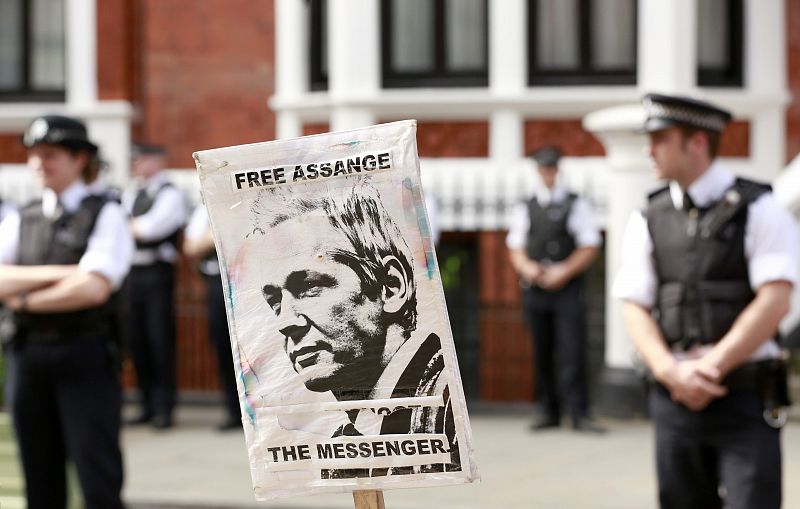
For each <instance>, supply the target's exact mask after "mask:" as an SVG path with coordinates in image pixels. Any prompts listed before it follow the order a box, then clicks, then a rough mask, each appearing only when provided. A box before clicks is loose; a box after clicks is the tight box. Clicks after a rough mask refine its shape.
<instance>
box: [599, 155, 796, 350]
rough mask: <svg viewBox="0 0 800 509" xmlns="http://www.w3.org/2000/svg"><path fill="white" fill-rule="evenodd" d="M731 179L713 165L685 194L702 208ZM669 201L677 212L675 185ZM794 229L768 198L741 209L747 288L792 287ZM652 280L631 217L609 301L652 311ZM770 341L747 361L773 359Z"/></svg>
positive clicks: (640, 232) (647, 251)
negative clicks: (782, 284) (785, 283)
mask: <svg viewBox="0 0 800 509" xmlns="http://www.w3.org/2000/svg"><path fill="white" fill-rule="evenodd" d="M735 180H736V177H735V176H734V175H733V174H732V173H731V172H729V171H727V170H725V169H724V168H722V167H721V166H720V165H719V164H718V163H716V162H715V163H713V164H712V165H711V167H710V168H709V169H708V170H707V171H706V172H705V173H704V174H703V175H701V176H700V178H698V179H697V180H696V181H695V182H694V183H692V185H691V186H689V189H688V193H689V196H690V197H691V198H692V201H693V202H694V203H695V205H697V206H698V207H706V206H708V205H710V204H711V203H713V202H716V201H718V200H720V199H722V197H723V195H724V194H725V191H727V190H728V189H729V188H730V187H731V186H732V185H733V183H734V182H735ZM670 195H671V197H672V202H673V205H674V206H675V208H676V209H680V208H682V207H683V192H682V191H681V188H680V186H678V184H677V183H675V182H671V183H670ZM799 239H800V236H799V234H798V227H797V224H796V223H795V221H794V219H793V218H792V216H791V215H790V214H789V212H788V211H786V210H785V209H784V208H782V207H781V206H780V205H779V204H778V202H777V201H776V200H775V198H774V197H773V195H772V193H765V194H762V195H761V196H760V197H759V198H758V199H757V200H756V201H755V202H753V203H751V204H750V205H749V207H748V209H747V223H746V225H745V238H744V248H745V256H746V258H747V267H748V271H749V277H750V286H751V287H752V288H754V289H758V288H759V287H760V286H761V285H763V284H765V283H769V282H771V281H788V282H790V283H792V284H795V283H796V282H797V278H798V274H797V268H798V242H800V240H799ZM657 291H658V276H657V275H656V269H655V264H654V261H653V241H652V239H651V238H650V231H649V230H648V228H647V220H646V219H645V217H644V215H643V213H642V212H641V211H638V212H634V213H633V214H632V215H631V217H630V219H629V220H628V224H627V226H626V227H625V233H624V234H623V238H622V265H621V267H620V269H619V272H618V273H617V274H616V277H615V279H614V284H613V287H612V295H613V296H614V297H615V298H617V299H622V300H626V301H630V302H633V303H636V304H639V305H640V306H642V307H644V308H647V309H650V308H652V307H653V306H654V305H655V302H656V293H657ZM778 353H779V352H778V346H777V344H776V343H775V342H774V341H768V342H766V343H764V344H763V345H761V347H759V349H758V350H756V352H755V353H754V354H753V356H752V357H751V359H752V360H756V359H762V358H769V357H775V356H777V355H778Z"/></svg>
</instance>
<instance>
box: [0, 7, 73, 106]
mask: <svg viewBox="0 0 800 509" xmlns="http://www.w3.org/2000/svg"><path fill="white" fill-rule="evenodd" d="M64 83H65V81H64V0H0V100H5V101H23V100H24V101H63V100H64Z"/></svg>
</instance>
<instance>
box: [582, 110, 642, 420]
mask: <svg viewBox="0 0 800 509" xmlns="http://www.w3.org/2000/svg"><path fill="white" fill-rule="evenodd" d="M644 118H645V115H644V111H643V109H642V107H641V106H639V105H629V106H616V107H613V108H607V109H604V110H600V111H596V112H593V113H590V114H589V115H587V116H585V117H584V119H583V126H584V128H585V129H586V130H588V131H590V132H591V133H593V134H594V135H595V136H597V137H598V138H599V139H600V141H601V142H602V143H603V147H604V148H605V151H606V160H607V164H608V182H607V188H608V212H607V214H608V215H607V223H606V246H605V249H606V281H607V284H606V351H605V363H606V369H605V372H604V374H603V382H602V383H603V391H602V393H601V397H600V401H599V405H600V406H601V407H603V408H604V410H605V411H606V412H607V413H611V414H615V413H616V414H620V415H626V414H631V413H636V412H637V411H640V410H642V409H641V408H639V407H640V405H641V404H642V402H641V401H637V399H639V398H640V396H641V395H640V394H639V393H640V387H641V383H640V381H639V380H638V379H637V376H636V373H635V372H634V369H633V366H634V359H635V353H634V348H633V343H632V342H631V340H630V338H629V337H628V334H627V332H626V331H625V324H624V323H623V319H622V303H621V302H620V301H618V300H616V299H614V298H613V297H612V296H611V287H612V283H613V281H614V277H615V275H616V274H617V272H618V271H619V267H620V265H621V263H622V235H623V232H624V230H625V225H626V224H627V222H628V219H629V218H630V216H631V214H632V213H633V212H634V211H635V210H637V209H642V208H643V207H644V205H645V202H646V197H647V194H648V192H649V191H651V190H653V189H654V188H655V187H656V186H657V183H656V181H655V178H654V176H653V173H652V172H651V171H650V164H649V161H648V157H647V154H646V147H647V138H646V136H645V135H644V134H641V133H638V132H637V130H638V129H639V128H640V127H641V126H642V124H643V123H644Z"/></svg>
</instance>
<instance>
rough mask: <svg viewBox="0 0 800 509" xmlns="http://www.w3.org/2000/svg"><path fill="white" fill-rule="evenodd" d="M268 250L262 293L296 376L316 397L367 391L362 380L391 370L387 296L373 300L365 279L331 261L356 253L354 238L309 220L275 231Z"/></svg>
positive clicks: (265, 250)
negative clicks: (336, 254) (340, 253)
mask: <svg viewBox="0 0 800 509" xmlns="http://www.w3.org/2000/svg"><path fill="white" fill-rule="evenodd" d="M263 245H264V247H263V260H265V263H268V264H269V268H268V269H267V270H265V271H264V272H265V273H266V274H267V276H266V277H265V279H264V280H263V281H261V283H263V284H262V286H261V291H262V294H263V296H264V298H265V299H266V302H267V304H268V305H269V306H270V308H271V309H272V313H274V317H275V320H273V321H271V322H270V323H271V328H274V334H275V335H276V336H280V337H281V338H282V339H283V341H284V349H285V351H286V354H287V355H288V357H289V360H290V362H291V364H292V367H293V368H294V370H295V371H296V372H297V374H298V375H299V376H300V377H301V379H302V380H303V382H304V383H305V385H306V387H307V388H308V389H310V390H312V391H317V392H324V391H328V390H336V389H340V390H342V389H344V390H347V389H363V388H364V387H359V382H360V381H362V380H370V379H373V378H375V377H374V375H373V374H372V373H373V372H375V371H376V370H380V369H382V367H383V366H385V361H384V360H383V359H382V357H383V356H384V349H385V348H384V347H385V344H386V326H385V325H383V324H382V315H383V311H384V310H383V301H382V299H381V298H380V296H372V297H371V298H370V297H369V296H367V295H366V294H365V293H364V291H363V288H362V282H361V280H360V279H359V277H358V275H357V274H356V273H355V272H354V271H353V270H352V269H351V268H350V267H348V266H347V265H344V264H343V263H340V262H338V261H336V260H334V258H333V256H332V252H333V251H334V250H337V249H340V250H346V249H349V248H350V244H349V240H348V239H347V237H346V236H345V235H344V233H342V232H341V231H340V230H337V229H335V228H333V227H332V226H331V225H330V223H329V221H328V219H327V217H324V216H320V215H310V216H304V217H300V218H294V219H289V220H287V221H284V222H283V223H280V224H278V225H277V226H275V227H273V228H271V229H270V230H269V232H268V233H267V235H265V236H264V240H263ZM272 332H273V331H270V333H271V334H272ZM362 384H363V382H362Z"/></svg>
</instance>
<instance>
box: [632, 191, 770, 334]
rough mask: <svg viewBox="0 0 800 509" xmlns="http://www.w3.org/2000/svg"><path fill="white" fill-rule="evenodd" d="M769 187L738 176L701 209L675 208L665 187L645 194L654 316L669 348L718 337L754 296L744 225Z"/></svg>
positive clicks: (729, 326)
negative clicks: (751, 208) (718, 197)
mask: <svg viewBox="0 0 800 509" xmlns="http://www.w3.org/2000/svg"><path fill="white" fill-rule="evenodd" d="M769 191H770V187H769V186H768V185H764V184H760V183H757V182H753V181H750V180H746V179H741V178H740V179H737V180H736V182H735V183H734V184H733V186H731V188H730V189H728V190H727V191H726V192H725V194H724V196H723V198H722V199H721V200H719V201H718V202H716V203H712V204H710V205H709V206H708V207H707V208H704V209H697V208H696V209H692V210H689V211H684V210H676V209H675V206H674V205H673V202H672V199H671V196H670V192H669V188H664V189H661V190H659V191H656V192H655V193H653V194H651V195H650V197H649V203H648V207H647V210H646V219H647V226H648V229H649V231H650V238H651V239H652V240H653V261H654V264H655V270H656V274H657V277H658V295H657V298H656V306H655V307H654V310H653V314H654V318H655V319H656V322H657V323H658V325H659V327H660V328H661V332H662V333H663V335H664V338H665V339H666V340H667V343H669V345H670V346H678V347H682V348H689V347H691V346H692V345H694V344H711V343H716V342H717V341H719V340H720V339H721V338H722V336H724V335H725V334H726V333H727V332H728V330H729V329H730V328H731V326H732V325H733V322H734V321H735V320H736V318H737V317H738V316H739V313H741V312H742V310H743V309H744V308H745V307H746V306H747V305H748V304H749V303H750V301H752V300H753V298H754V297H755V294H754V293H753V290H752V288H750V281H749V277H748V276H749V273H748V266H747V257H746V256H745V245H744V239H745V227H746V224H747V211H748V206H749V205H750V204H751V203H753V202H754V201H755V200H756V199H758V197H759V196H761V195H762V194H763V193H766V192H769Z"/></svg>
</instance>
